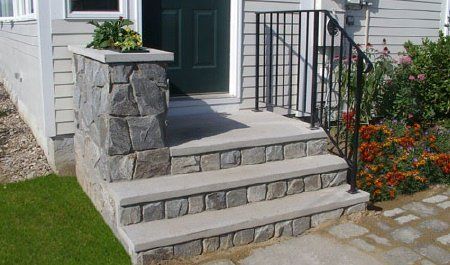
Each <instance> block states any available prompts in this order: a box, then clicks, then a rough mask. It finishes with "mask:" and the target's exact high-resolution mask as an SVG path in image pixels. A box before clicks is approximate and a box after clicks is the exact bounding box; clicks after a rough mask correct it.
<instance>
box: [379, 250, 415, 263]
mask: <svg viewBox="0 0 450 265" xmlns="http://www.w3.org/2000/svg"><path fill="white" fill-rule="evenodd" d="M384 258H385V259H386V260H388V261H389V262H390V264H393V265H394V264H395V265H397V264H399V265H400V264H401V265H413V264H415V262H417V261H418V260H420V259H421V257H420V255H419V254H417V253H416V252H414V251H412V250H411V249H409V248H405V247H398V248H394V249H391V250H389V251H387V252H386V253H385V254H384Z"/></svg>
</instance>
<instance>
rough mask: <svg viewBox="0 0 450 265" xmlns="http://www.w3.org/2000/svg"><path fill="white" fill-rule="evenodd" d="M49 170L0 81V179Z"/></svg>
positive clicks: (15, 179) (14, 179)
mask: <svg viewBox="0 0 450 265" xmlns="http://www.w3.org/2000/svg"><path fill="white" fill-rule="evenodd" d="M50 173H52V171H51V168H50V166H49V165H48V162H47V159H46V157H45V155H44V151H43V150H42V149H41V147H40V146H39V145H38V144H37V142H36V139H35V138H34V136H33V134H32V133H31V130H30V129H29V128H28V126H27V125H26V123H25V122H24V121H23V120H22V119H21V118H20V116H19V113H18V112H17V110H16V108H15V106H14V104H13V103H12V102H11V100H10V99H9V96H8V93H7V92H6V91H5V88H4V87H3V85H2V84H0V183H7V182H18V181H22V180H25V179H31V178H35V177H38V176H44V175H48V174H50Z"/></svg>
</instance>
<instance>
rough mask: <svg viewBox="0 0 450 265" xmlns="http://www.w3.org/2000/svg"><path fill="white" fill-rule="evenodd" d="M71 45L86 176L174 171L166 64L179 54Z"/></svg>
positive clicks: (81, 170) (81, 173) (80, 161)
mask: <svg viewBox="0 0 450 265" xmlns="http://www.w3.org/2000/svg"><path fill="white" fill-rule="evenodd" d="M70 50H71V51H72V52H73V53H74V67H75V69H74V73H75V91H74V101H75V102H74V109H75V119H76V133H75V138H74V139H75V140H74V146H75V156H76V171H77V177H78V178H79V179H80V182H81V183H82V182H84V181H88V182H91V180H90V179H91V178H96V179H97V180H103V181H106V182H116V181H130V180H134V179H143V178H150V177H154V176H161V175H167V174H169V173H170V156H169V149H168V147H167V141H166V116H167V108H168V106H167V105H168V97H169V92H168V87H167V82H166V70H165V69H166V64H167V61H171V60H173V54H172V53H168V52H163V51H158V50H150V52H149V53H125V54H123V53H117V52H114V51H107V50H94V49H88V48H81V47H70ZM85 184H86V183H85ZM82 186H83V187H84V188H85V189H89V188H90V187H89V186H90V185H88V184H87V185H82ZM91 188H92V187H91ZM88 194H89V192H88Z"/></svg>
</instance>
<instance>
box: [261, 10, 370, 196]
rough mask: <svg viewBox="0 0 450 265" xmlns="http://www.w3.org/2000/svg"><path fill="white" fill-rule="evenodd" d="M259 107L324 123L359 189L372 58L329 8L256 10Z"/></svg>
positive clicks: (319, 124)
mask: <svg viewBox="0 0 450 265" xmlns="http://www.w3.org/2000/svg"><path fill="white" fill-rule="evenodd" d="M255 44H256V46H255V48H256V64H255V65H256V67H255V76H256V79H255V98H256V100H255V110H257V111H258V110H260V109H261V108H266V109H267V110H271V111H275V110H276V111H280V112H282V113H284V114H286V115H290V116H294V117H298V118H300V119H305V120H306V121H308V122H309V123H310V126H311V128H312V129H316V128H318V127H322V128H323V129H324V130H325V132H326V133H327V134H328V136H329V138H330V140H331V142H332V144H333V148H332V151H333V152H335V153H336V154H338V155H340V156H341V157H343V158H345V160H346V161H347V163H348V165H349V171H348V172H349V174H348V182H349V184H350V185H351V190H350V192H351V193H354V192H356V191H357V188H356V177H357V169H358V165H357V162H358V140H359V126H360V120H361V113H360V108H361V107H360V105H361V98H362V93H363V91H364V88H363V85H364V76H365V74H366V73H368V72H369V71H371V70H372V68H373V66H372V63H371V62H370V60H369V58H368V57H367V56H366V55H365V54H364V52H363V51H362V50H361V49H360V48H359V47H358V45H357V44H356V43H355V42H354V41H353V39H352V38H351V37H350V36H349V35H348V34H347V33H346V31H345V30H344V29H343V28H342V27H341V26H340V25H339V22H338V21H337V20H336V18H335V15H334V14H332V13H330V12H329V11H326V10H301V11H276V12H257V13H256V42H255Z"/></svg>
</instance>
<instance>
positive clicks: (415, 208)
mask: <svg viewBox="0 0 450 265" xmlns="http://www.w3.org/2000/svg"><path fill="white" fill-rule="evenodd" d="M402 208H403V209H405V210H408V211H410V212H413V213H415V214H417V215H419V216H422V217H428V216H431V215H435V214H436V209H435V208H433V207H432V206H430V205H425V204H423V203H421V202H411V203H408V204H406V205H404V206H403V207H402Z"/></svg>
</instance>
